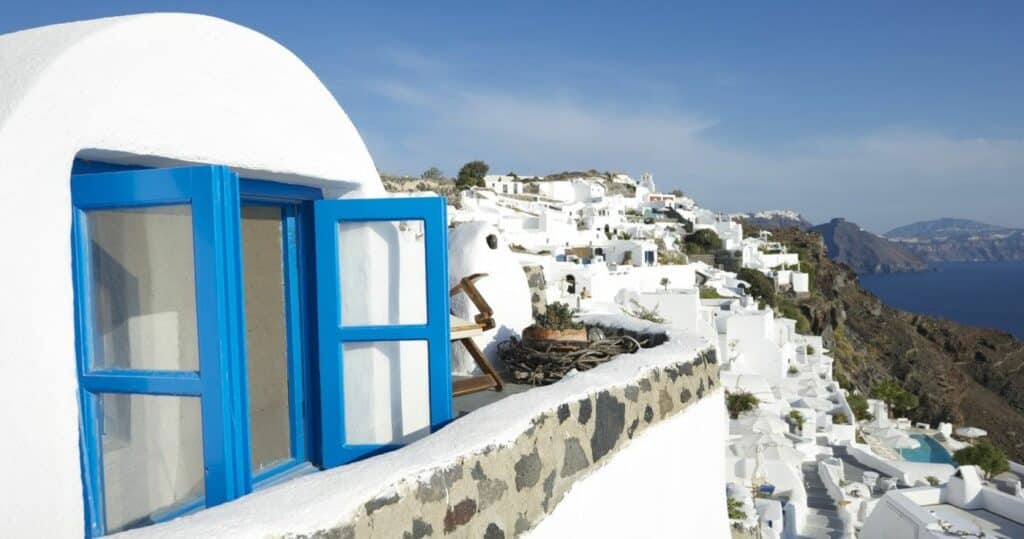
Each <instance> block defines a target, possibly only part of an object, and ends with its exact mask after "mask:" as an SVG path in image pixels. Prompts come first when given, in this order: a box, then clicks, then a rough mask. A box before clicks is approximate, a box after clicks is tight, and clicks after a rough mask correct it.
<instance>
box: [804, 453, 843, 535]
mask: <svg viewBox="0 0 1024 539" xmlns="http://www.w3.org/2000/svg"><path fill="white" fill-rule="evenodd" d="M801 469H802V470H803V473H804V488H805V489H806V490H807V520H806V522H805V523H804V527H803V529H802V530H800V532H801V533H800V537H807V538H812V537H813V538H815V539H824V538H827V539H839V538H840V537H842V530H843V521H842V520H840V519H839V512H838V511H836V506H835V503H834V502H833V501H832V498H829V496H828V491H827V490H825V484H824V483H822V482H821V478H820V477H818V463H817V462H805V463H803V466H801Z"/></svg>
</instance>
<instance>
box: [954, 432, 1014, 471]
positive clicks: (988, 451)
mask: <svg viewBox="0 0 1024 539" xmlns="http://www.w3.org/2000/svg"><path fill="white" fill-rule="evenodd" d="M953 460H955V461H956V463H957V464H959V465H961V466H970V465H974V466H977V467H979V468H981V469H982V470H984V471H985V475H986V477H992V476H994V475H999V474H1001V473H1003V472H1005V471H1008V470H1009V469H1010V464H1009V462H1007V460H1006V453H1003V451H1002V450H1001V449H999V448H998V447H996V446H995V445H993V444H992V442H990V441H988V440H979V441H978V442H977V443H975V444H974V445H970V446H967V447H965V448H963V449H960V450H958V451H957V452H955V453H953Z"/></svg>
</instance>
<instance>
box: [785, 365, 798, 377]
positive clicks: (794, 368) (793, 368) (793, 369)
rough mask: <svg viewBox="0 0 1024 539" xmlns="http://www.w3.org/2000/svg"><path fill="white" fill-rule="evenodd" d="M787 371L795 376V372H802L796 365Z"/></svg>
mask: <svg viewBox="0 0 1024 539" xmlns="http://www.w3.org/2000/svg"><path fill="white" fill-rule="evenodd" d="M786 372H788V373H789V375H790V376H793V375H794V374H799V373H800V369H798V368H796V367H790V368H789V370H788V371H786Z"/></svg>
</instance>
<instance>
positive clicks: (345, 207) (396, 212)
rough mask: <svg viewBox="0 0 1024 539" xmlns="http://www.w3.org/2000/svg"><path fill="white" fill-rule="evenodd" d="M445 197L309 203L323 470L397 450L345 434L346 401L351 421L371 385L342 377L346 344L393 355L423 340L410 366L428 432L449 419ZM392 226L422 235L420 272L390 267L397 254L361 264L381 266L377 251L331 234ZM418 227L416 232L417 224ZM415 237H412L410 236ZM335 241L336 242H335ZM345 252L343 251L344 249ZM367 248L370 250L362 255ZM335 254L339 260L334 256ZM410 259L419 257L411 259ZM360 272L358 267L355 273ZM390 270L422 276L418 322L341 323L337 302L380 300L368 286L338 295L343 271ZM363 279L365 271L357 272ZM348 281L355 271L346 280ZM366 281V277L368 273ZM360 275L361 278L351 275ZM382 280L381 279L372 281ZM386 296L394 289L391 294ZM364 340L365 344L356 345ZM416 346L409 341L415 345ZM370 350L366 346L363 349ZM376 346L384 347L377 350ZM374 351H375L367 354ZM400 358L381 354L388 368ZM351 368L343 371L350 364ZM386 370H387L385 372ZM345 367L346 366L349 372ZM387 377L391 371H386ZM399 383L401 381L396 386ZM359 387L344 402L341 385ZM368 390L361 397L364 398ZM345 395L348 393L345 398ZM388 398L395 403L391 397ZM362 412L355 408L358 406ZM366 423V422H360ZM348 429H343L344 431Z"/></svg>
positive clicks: (392, 444) (365, 403) (367, 411)
mask: <svg viewBox="0 0 1024 539" xmlns="http://www.w3.org/2000/svg"><path fill="white" fill-rule="evenodd" d="M445 211H446V209H445V200H444V199H443V198H438V197H422V198H389V199H346V200H318V201H316V202H315V203H314V212H313V213H314V221H315V225H314V226H315V237H316V284H317V317H318V325H319V327H318V333H319V339H318V342H319V362H318V363H319V372H320V376H319V378H320V424H321V432H320V434H321V460H322V463H323V465H324V466H327V467H330V466H337V465H339V464H344V463H347V462H351V461H353V460H356V459H359V458H362V457H365V456H368V455H371V454H374V453H378V452H381V451H386V450H388V449H392V448H395V447H398V446H399V445H401V441H398V442H395V441H390V442H389V441H381V440H373V441H370V442H367V441H366V440H363V439H358V437H357V436H355V435H354V434H353V433H352V432H348V433H347V432H346V410H345V407H346V402H348V403H349V404H348V405H349V407H350V409H349V410H348V414H349V417H350V420H351V418H352V417H356V418H358V417H361V414H364V413H365V415H366V416H367V417H368V416H369V415H370V414H371V413H373V412H372V411H371V407H372V406H373V404H372V403H371V402H369V400H366V399H365V398H364V397H368V398H369V399H372V398H374V395H373V394H372V387H373V385H372V382H370V381H364V380H347V381H346V380H344V373H345V371H346V369H345V361H346V358H345V354H346V352H345V349H346V346H349V347H351V346H355V347H360V346H367V345H369V344H368V343H385V344H388V343H390V344H391V345H396V346H394V347H392V348H391V351H392V352H386V351H385V352H383V354H384V355H385V356H387V354H388V353H394V351H395V348H397V345H398V344H399V343H397V342H396V341H421V342H425V343H426V346H425V347H424V349H425V351H426V356H427V357H426V358H415V360H416V361H419V360H420V359H426V361H427V365H426V375H427V380H426V381H425V383H426V384H427V385H428V386H429V387H427V388H416V389H419V390H425V391H429V399H428V402H429V430H435V429H437V428H440V427H441V426H442V425H444V424H445V423H446V422H448V421H449V420H450V419H451V416H452V386H451V363H450V359H449V353H450V342H449V340H448V339H449V318H448V264H447V258H448V256H447V253H448V250H447V220H446V216H445ZM399 222H403V223H404V222H414V223H416V227H417V228H416V230H417V231H419V230H422V243H423V248H424V256H423V258H422V261H421V262H419V263H422V264H425V268H413V267H411V266H409V265H405V266H402V265H401V264H398V265H396V262H395V259H396V258H403V256H402V255H395V254H394V253H392V258H390V259H388V260H387V261H386V262H385V263H384V265H385V266H387V265H388V263H390V267H385V268H380V267H376V266H373V265H372V264H373V263H372V262H370V263H369V264H368V263H367V262H366V261H367V260H374V259H379V260H382V261H383V258H384V253H381V252H376V251H378V249H376V248H374V249H370V248H367V249H360V248H359V246H357V245H347V246H346V245H345V237H343V236H341V235H340V233H339V230H340V229H342V228H344V227H346V226H349V227H360V226H364V227H367V228H368V229H373V230H374V231H380V230H384V231H385V232H388V230H390V229H388V228H387V227H396V228H394V230H395V231H397V230H398V228H397V227H398V226H400V225H397V223H399ZM419 226H422V229H419V228H418V227H419ZM386 236H387V234H385V235H384V236H380V237H379V238H380V239H379V241H382V242H384V243H383V244H376V245H377V247H380V245H384V249H390V250H392V251H393V250H394V249H395V245H393V244H391V245H388V244H387V239H386ZM417 238H419V236H417ZM339 240H340V244H339ZM347 247H351V248H352V249H349V248H347ZM367 251H374V252H367ZM339 254H340V255H341V256H340V257H339ZM415 260H420V259H419V258H415ZM360 268H361V269H360ZM366 268H375V269H372V270H371V271H389V270H390V271H391V272H392V276H393V275H394V272H395V271H396V270H397V271H399V272H414V273H411V274H407V275H425V283H424V289H425V295H426V298H425V305H426V307H425V315H426V316H425V318H426V319H425V322H424V323H414V324H405V323H393V322H391V321H387V322H383V323H377V322H374V323H372V324H363V323H356V324H353V323H352V322H353V320H352V319H351V318H350V319H349V320H348V321H347V322H348V323H346V319H345V316H346V315H345V313H344V312H343V311H344V309H343V307H342V305H343V300H344V301H345V302H347V304H348V305H350V306H351V305H352V304H353V303H355V304H357V307H359V306H366V307H370V308H372V307H376V306H375V305H373V302H381V301H388V299H387V298H386V297H384V296H387V295H388V294H387V293H381V291H380V290H376V291H375V290H373V289H372V288H371V287H370V286H367V287H363V288H361V289H358V288H352V287H351V284H350V285H349V287H348V288H347V289H346V290H344V291H343V287H342V277H343V274H344V272H346V271H352V272H358V271H366ZM360 275H364V276H365V274H360ZM347 277H348V278H349V281H348V282H349V283H351V282H352V279H353V278H356V274H355V273H353V274H350V275H348V276H347ZM371 277H374V276H371ZM358 278H362V277H358ZM377 282H378V284H379V283H380V282H387V281H386V280H383V281H377ZM391 292H392V294H393V293H394V291H393V290H392V291H391ZM343 293H347V294H359V296H358V297H347V298H344V297H343ZM360 343H366V344H360ZM419 344H421V343H417V345H419ZM371 346H372V345H371ZM384 348H387V346H385V347H384ZM375 353H378V351H376V350H375ZM405 355H406V354H404V353H403V357H402V358H398V357H389V358H387V359H388V360H390V361H391V365H398V364H399V362H400V361H405V360H406V358H405ZM350 356H352V357H350V358H349V359H350V361H352V362H355V361H363V360H364V358H357V357H356V355H355V353H354V352H353V353H350ZM350 367H351V366H350ZM392 368H393V367H392ZM350 370H351V369H350ZM392 375H393V374H392ZM400 383H401V382H400ZM346 387H348V388H350V389H351V388H353V387H356V388H357V389H359V391H360V392H361V393H360V395H361V396H360V398H364V400H362V401H360V400H358V399H356V400H355V401H353V399H352V398H350V399H349V400H348V401H346V395H345V388H346ZM368 392H369V393H370V394H369V395H367V393H368ZM350 397H352V395H350ZM392 398H396V397H395V396H394V395H392ZM364 406H365V407H366V408H363V407H364ZM367 421H369V420H367ZM350 430H351V429H350Z"/></svg>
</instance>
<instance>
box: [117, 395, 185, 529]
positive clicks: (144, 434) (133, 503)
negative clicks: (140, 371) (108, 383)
mask: <svg viewBox="0 0 1024 539" xmlns="http://www.w3.org/2000/svg"><path fill="white" fill-rule="evenodd" d="M100 407H101V408H102V411H101V412H100V417H101V418H102V422H103V423H102V424H101V432H102V443H103V497H104V503H105V508H106V516H107V518H106V523H107V532H108V533H112V532H116V531H120V530H123V529H128V528H137V527H140V526H145V525H147V524H151V523H153V522H154V521H156V520H159V519H160V517H161V515H165V514H167V513H169V512H171V511H173V510H175V509H177V508H180V507H181V506H182V505H184V504H186V503H189V502H192V501H195V500H197V499H199V498H201V497H202V496H203V494H204V492H205V489H204V485H203V438H202V418H201V417H200V408H199V399H198V398H195V397H165V396H156V395H122V394H112V393H106V394H103V395H101V396H100Z"/></svg>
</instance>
